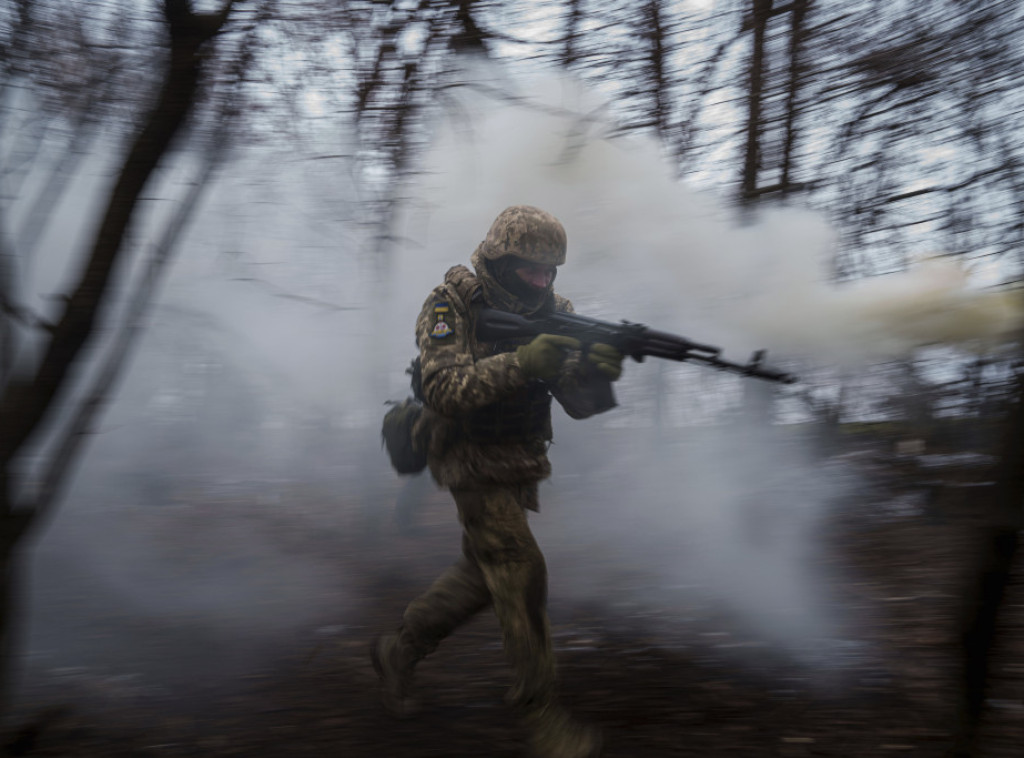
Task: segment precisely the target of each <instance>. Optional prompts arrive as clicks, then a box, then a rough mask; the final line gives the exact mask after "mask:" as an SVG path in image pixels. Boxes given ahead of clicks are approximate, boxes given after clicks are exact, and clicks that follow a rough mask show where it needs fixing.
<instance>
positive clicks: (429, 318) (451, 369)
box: [416, 287, 526, 416]
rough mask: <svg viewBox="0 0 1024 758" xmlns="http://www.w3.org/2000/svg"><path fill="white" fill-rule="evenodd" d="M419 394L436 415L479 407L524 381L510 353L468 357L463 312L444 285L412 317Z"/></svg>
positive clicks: (466, 323) (468, 351) (521, 384)
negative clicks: (419, 369)
mask: <svg viewBox="0 0 1024 758" xmlns="http://www.w3.org/2000/svg"><path fill="white" fill-rule="evenodd" d="M416 342H417V344H418V345H419V348H420V362H421V364H422V367H423V397H424V399H425V400H426V404H427V406H428V407H430V408H431V409H433V410H434V411H436V412H437V413H440V414H441V415H442V416H457V415H460V414H462V413H467V412H469V411H472V410H475V409H477V408H482V407H483V406H485V405H488V404H489V403H492V402H494V401H495V400H500V399H501V398H502V397H505V396H507V395H510V394H512V393H513V392H515V391H516V390H518V389H520V388H521V387H523V386H524V385H525V384H526V378H525V377H524V376H523V372H522V370H521V369H520V367H519V362H518V360H517V359H516V354H515V352H512V353H501V354H499V355H493V356H490V357H487V358H482V359H480V360H478V361H474V360H473V354H472V351H471V350H470V335H469V333H468V322H467V319H466V315H465V313H463V312H462V311H461V310H460V308H459V307H457V303H456V301H454V300H452V299H451V298H450V297H449V296H448V293H447V290H446V289H445V288H444V287H439V288H438V289H436V290H434V291H433V292H432V293H431V295H430V297H429V298H427V301H426V303H424V304H423V310H422V311H421V312H420V316H419V318H418V319H417V321H416Z"/></svg>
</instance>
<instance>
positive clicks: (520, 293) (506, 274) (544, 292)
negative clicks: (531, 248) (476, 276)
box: [484, 255, 558, 309]
mask: <svg viewBox="0 0 1024 758" xmlns="http://www.w3.org/2000/svg"><path fill="white" fill-rule="evenodd" d="M484 265H486V266H487V270H488V272H490V274H491V276H493V277H494V279H495V281H497V282H498V284H500V285H501V286H502V288H503V289H505V290H506V291H507V292H508V293H509V294H511V295H513V296H514V297H516V298H518V299H519V300H521V301H522V302H523V304H524V305H526V306H527V307H528V308H530V309H534V308H539V307H540V306H541V305H542V304H544V302H545V301H546V300H547V299H548V298H550V297H551V291H552V289H553V288H554V284H555V277H556V276H558V269H557V268H556V269H555V276H553V277H552V278H551V284H550V285H548V286H547V287H545V288H544V289H538V288H537V287H534V286H533V285H532V284H529V283H527V282H524V281H523V280H522V279H521V278H520V277H519V275H518V274H517V273H516V269H517V268H523V267H524V266H531V265H533V264H531V263H530V261H528V260H525V259H523V258H519V257H517V256H515V255H503V256H501V257H500V258H498V259H496V260H490V259H485V260H484Z"/></svg>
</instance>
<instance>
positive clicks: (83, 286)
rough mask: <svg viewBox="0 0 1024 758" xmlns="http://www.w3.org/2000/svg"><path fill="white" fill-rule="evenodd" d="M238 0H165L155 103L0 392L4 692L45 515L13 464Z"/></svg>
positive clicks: (72, 361) (66, 376)
mask: <svg viewBox="0 0 1024 758" xmlns="http://www.w3.org/2000/svg"><path fill="white" fill-rule="evenodd" d="M233 3H234V0H228V2H227V4H226V5H225V7H224V10H223V11H222V12H221V13H220V14H217V15H196V14H194V13H192V9H191V4H190V2H189V0H164V15H165V18H166V21H167V25H168V29H169V31H170V55H169V58H168V69H167V71H166V73H165V78H164V83H163V86H162V88H161V91H160V95H159V97H158V99H157V102H156V105H155V106H154V108H153V110H152V111H151V112H150V114H149V116H148V118H147V119H146V120H145V121H144V123H143V125H142V127H141V129H140V131H139V133H138V136H137V137H136V139H135V140H134V142H133V144H132V146H131V148H130V150H129V151H128V154H127V156H126V158H125V162H124V164H123V165H122V168H121V171H120V174H119V175H118V178H117V181H116V182H115V185H114V188H113V190H112V191H111V194H110V198H109V200H108V202H107V206H106V212H105V213H104V215H103V219H102V222H101V223H100V226H99V232H98V234H97V237H96V239H95V241H94V242H93V246H92V249H91V251H90V253H89V254H88V256H87V259H86V263H85V266H84V268H83V271H82V274H81V276H80V278H79V280H78V284H77V286H76V288H75V290H74V292H73V293H72V294H71V296H70V297H69V298H68V300H67V305H66V307H65V311H64V314H63V316H62V317H61V319H60V320H59V321H58V322H57V324H55V325H54V327H53V328H52V331H51V335H50V340H49V343H48V345H47V346H46V348H45V349H44V352H43V357H42V359H41V361H40V363H39V365H38V367H37V369H36V371H35V374H34V376H32V377H31V378H29V379H21V380H16V381H11V382H10V383H8V384H7V385H6V387H4V388H3V394H2V395H0V693H5V692H6V689H7V687H8V684H9V673H10V670H9V667H10V662H11V656H10V652H11V635H12V633H13V629H14V624H13V616H14V615H15V613H16V611H17V608H16V607H15V605H14V592H15V585H14V579H13V577H14V571H15V560H16V559H17V550H18V547H19V543H20V542H21V540H22V537H23V536H24V535H25V533H26V531H27V529H28V527H29V525H30V524H31V523H32V521H33V519H34V518H35V517H36V516H37V514H38V513H39V510H38V508H37V505H38V504H37V503H35V502H33V501H32V500H31V499H29V500H28V501H27V502H24V501H22V502H19V497H20V492H19V489H20V488H21V487H20V485H21V483H20V482H17V483H16V482H15V481H13V478H12V477H11V471H12V463H13V462H14V461H15V460H16V459H17V457H18V456H19V455H20V453H21V451H22V449H23V447H24V445H25V443H26V442H28V441H29V440H30V439H31V438H32V437H33V436H34V435H35V434H37V433H38V432H39V430H40V428H41V426H42V425H43V424H44V423H45V422H46V421H47V419H48V417H49V415H50V413H51V411H52V408H53V406H54V404H55V401H56V400H57V399H58V397H59V394H60V392H61V391H62V390H63V389H64V388H65V386H66V385H67V383H68V381H69V380H70V379H71V377H72V376H73V375H74V372H75V371H76V369H77V367H78V365H79V364H78V358H79V356H80V353H81V352H82V349H83V348H84V347H85V345H86V343H87V341H88V339H89V337H90V336H91V335H92V332H93V330H94V326H95V323H96V320H97V318H98V316H99V312H100V309H101V308H102V306H103V304H104V300H105V298H106V296H107V292H108V285H109V283H110V280H111V277H112V275H113V273H114V269H115V267H116V266H117V264H118V263H119V262H120V260H121V258H122V257H123V255H124V249H123V248H124V245H123V243H124V239H125V235H126V234H127V231H128V228H129V226H130V224H131V222H132V219H133V216H134V212H135V208H136V206H137V204H138V201H139V198H140V196H141V193H142V190H143V189H144V187H145V186H146V184H147V182H148V180H149V177H150V176H151V174H152V173H153V171H154V170H155V169H156V167H157V165H158V164H159V162H160V160H161V159H162V158H163V156H164V154H165V153H166V152H167V150H168V148H169V147H170V146H171V144H172V142H173V140H174V137H175V135H176V134H177V133H178V131H179V129H180V128H181V126H182V125H183V124H184V123H185V121H186V119H187V118H188V115H189V113H190V111H191V110H192V106H193V104H194V102H195V99H196V93H197V90H198V87H199V82H200V79H201V76H202V63H203V58H204V52H203V48H204V47H205V46H206V45H207V43H208V42H209V41H210V40H211V39H213V37H214V36H215V35H216V34H217V32H218V31H219V29H220V27H221V26H222V25H223V23H224V21H226V19H227V17H228V14H229V13H230V11H231V8H232V5H233ZM3 705H5V704H4V703H3V702H2V701H0V707H2V706H3ZM5 714H6V709H4V710H0V721H2V719H3V718H4V716H5Z"/></svg>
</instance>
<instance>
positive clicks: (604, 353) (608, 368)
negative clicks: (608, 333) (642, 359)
mask: <svg viewBox="0 0 1024 758" xmlns="http://www.w3.org/2000/svg"><path fill="white" fill-rule="evenodd" d="M624 357H625V356H623V355H622V353H620V352H619V351H618V350H616V349H615V348H614V347H612V346H611V345H605V344H604V343H603V342H595V343H594V344H593V345H591V346H590V349H589V350H588V351H587V360H588V361H590V365H591V366H593V367H594V368H595V369H597V370H598V371H600V372H601V373H602V374H604V376H605V377H606V378H607V379H608V381H610V382H614V381H617V380H618V378H619V377H620V376H622V359H623V358H624Z"/></svg>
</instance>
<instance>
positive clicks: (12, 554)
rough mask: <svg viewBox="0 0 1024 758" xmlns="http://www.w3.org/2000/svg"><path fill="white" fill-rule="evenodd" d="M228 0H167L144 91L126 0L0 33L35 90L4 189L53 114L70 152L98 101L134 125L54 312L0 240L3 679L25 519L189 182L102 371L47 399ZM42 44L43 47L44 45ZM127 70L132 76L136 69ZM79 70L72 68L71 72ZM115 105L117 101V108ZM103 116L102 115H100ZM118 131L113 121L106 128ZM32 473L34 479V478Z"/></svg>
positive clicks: (59, 386) (86, 326) (60, 462)
mask: <svg viewBox="0 0 1024 758" xmlns="http://www.w3.org/2000/svg"><path fill="white" fill-rule="evenodd" d="M234 5H235V1H234V0H227V2H225V4H224V5H223V7H222V9H221V10H220V11H218V12H217V13H213V14H198V13H195V12H193V10H192V7H191V4H190V2H188V0H164V2H163V3H162V16H163V27H164V29H165V30H166V34H167V40H168V42H167V44H166V47H165V48H164V49H163V50H162V51H161V55H160V58H161V60H160V62H159V65H158V68H157V69H156V70H157V71H158V72H159V79H160V84H159V90H158V92H157V93H156V95H155V97H154V98H153V100H152V102H148V103H147V102H144V101H141V100H136V99H135V98H133V97H131V96H130V95H129V93H132V92H134V91H135V90H133V88H131V87H128V86H127V82H126V81H124V80H121V81H120V82H118V81H117V78H118V76H121V75H125V76H126V75H127V72H126V71H125V63H126V56H127V55H129V54H138V52H139V50H140V49H144V47H145V45H140V46H139V47H138V48H135V49H132V48H129V47H122V40H123V39H124V38H123V36H121V35H122V34H123V32H124V30H125V28H126V27H127V26H129V24H128V22H127V17H128V16H129V15H130V13H131V9H130V7H129V4H124V3H115V4H113V5H112V6H110V7H108V8H104V9H102V10H106V11H108V12H109V13H110V14H111V16H110V18H109V19H104V18H102V16H103V14H102V13H98V14H92V15H88V16H87V15H85V14H81V13H78V14H76V13H73V12H71V11H70V10H69V9H67V8H64V7H62V6H61V5H60V4H57V5H52V4H49V3H45V2H40V3H34V2H31V1H30V0H22V2H20V3H19V5H18V8H17V17H16V20H15V21H14V23H13V24H12V25H11V27H10V32H9V34H8V36H7V38H6V40H5V51H4V52H5V55H4V62H5V65H6V67H7V74H8V77H7V78H6V79H5V87H4V90H5V91H4V93H3V94H4V95H5V97H6V98H10V97H12V96H13V94H14V93H15V92H16V91H17V90H18V88H19V87H24V88H25V90H26V92H27V93H28V94H30V95H31V94H35V95H38V94H42V95H44V98H43V100H42V104H41V107H40V108H39V111H38V113H32V115H31V118H38V119H39V121H38V122H37V123H35V124H29V125H28V126H26V127H24V128H21V129H19V130H17V131H15V132H14V137H13V138H9V139H8V140H6V144H5V147H6V148H7V151H6V154H5V155H6V157H7V160H6V161H5V163H4V166H3V169H4V179H5V190H6V191H7V192H11V191H12V186H13V191H15V192H16V191H17V188H18V186H19V184H20V182H21V181H23V180H24V178H25V176H26V175H27V172H28V170H29V166H28V165H27V164H28V163H30V162H31V161H32V160H34V159H35V157H36V156H37V154H38V153H39V152H40V151H42V150H44V149H46V148H47V146H46V145H44V143H45V141H46V139H47V132H48V131H49V130H50V129H51V128H54V129H55V128H57V127H58V126H59V125H60V124H67V126H68V128H69V130H70V131H69V135H68V136H67V137H66V138H65V139H64V141H63V144H62V148H63V149H64V150H65V151H66V152H65V156H66V155H68V154H71V155H72V156H74V154H75V153H77V152H78V151H79V150H80V149H81V146H80V144H78V141H79V140H80V139H81V134H82V132H83V131H86V132H87V131H89V130H90V127H91V125H90V122H91V121H93V120H98V119H100V118H101V114H104V115H108V114H111V117H112V118H114V119H115V120H116V121H118V122H119V123H118V126H127V125H128V124H130V123H132V122H135V124H137V125H136V126H134V128H133V129H132V131H133V132H134V135H133V136H132V138H131V139H130V140H129V146H128V149H127V151H126V153H125V155H124V158H123V160H122V162H121V164H120V169H119V171H118V173H117V176H116V178H115V180H114V182H113V186H112V187H111V188H110V190H109V195H108V196H107V198H106V202H105V205H104V207H103V209H102V211H101V218H100V220H99V222H98V224H97V230H96V233H95V237H94V238H93V241H92V243H91V244H90V245H89V246H88V249H87V250H86V251H85V252H84V253H83V254H82V255H81V258H80V260H78V261H76V263H77V264H78V266H79V269H80V271H79V274H78V277H77V280H76V281H75V282H74V284H73V285H72V289H71V291H70V292H69V294H68V295H66V296H65V297H63V298H62V299H61V303H62V304H61V307H60V308H58V309H57V311H58V312H57V313H55V314H54V316H53V317H52V318H51V317H50V316H49V315H48V314H42V315H35V314H34V313H33V312H32V310H31V308H30V307H29V306H27V305H25V304H24V301H23V300H22V299H21V298H20V297H19V292H18V288H17V286H16V284H17V277H16V273H15V271H14V266H13V265H10V264H11V263H12V262H13V261H14V260H15V255H16V248H14V247H8V248H7V249H5V250H4V251H3V252H4V255H5V259H6V261H7V262H8V264H9V265H7V266H6V267H5V272H6V273H8V274H9V275H10V276H8V278H6V279H5V281H4V287H3V290H2V294H3V319H4V321H5V324H6V328H5V330H4V337H5V354H6V355H8V356H9V358H8V360H7V361H6V362H5V365H6V367H7V370H6V371H5V372H4V375H3V377H2V378H3V383H2V384H0V390H2V393H0V686H6V684H7V680H8V674H9V670H8V666H9V663H10V656H11V651H12V632H13V618H14V616H15V614H16V612H17V607H16V605H15V602H16V592H17V588H18V584H17V567H18V564H19V554H20V548H22V547H23V545H24V541H25V537H26V535H27V534H28V533H29V530H30V529H32V528H33V527H35V526H38V524H39V523H40V522H41V521H42V519H43V518H44V517H45V516H46V515H47V513H48V512H49V510H50V509H51V507H52V506H53V505H54V503H55V500H56V494H57V491H58V490H59V487H60V485H61V484H62V483H63V482H64V481H65V480H66V477H67V475H68V473H69V471H70V468H71V464H72V462H73V460H74V458H75V456H76V454H77V452H78V451H79V450H80V447H81V441H82V439H83V437H84V435H85V434H86V433H87V432H88V431H89V422H90V420H91V418H92V416H93V415H94V413H95V410H96V408H97V407H99V406H100V405H101V404H102V402H103V401H104V399H105V397H106V394H107V392H108V391H109V389H110V385H111V384H112V383H113V380H114V379H115V378H116V375H117V373H118V371H119V369H120V367H121V366H122V365H123V362H124V357H125V354H126V352H127V348H128V347H129V346H130V343H131V334H132V330H133V329H134V328H135V327H136V325H137V324H136V321H137V319H138V316H139V312H140V309H141V308H142V307H144V305H145V303H146V301H147V299H148V298H147V296H148V294H150V293H151V292H152V289H153V287H154V284H155V281H154V277H155V275H156V274H157V273H159V268H160V265H161V259H163V260H165V259H166V257H167V255H168V253H169V246H170V243H171V242H172V239H171V238H172V237H173V236H174V234H175V233H176V229H175V226H174V225H175V224H177V228H178V229H180V226H181V225H182V224H183V223H184V218H183V216H182V215H181V214H182V213H184V214H186V215H187V213H188V211H189V210H190V208H191V206H192V205H194V203H195V200H196V195H195V193H194V192H192V193H189V194H188V195H187V196H186V197H185V198H184V201H183V205H182V209H181V212H180V213H179V215H178V216H177V217H176V218H175V219H173V220H172V225H171V227H169V232H168V233H167V234H165V238H164V240H162V244H161V245H160V246H159V247H160V249H158V250H157V253H156V255H155V256H154V259H153V262H151V264H150V265H149V266H148V268H147V270H146V271H145V272H144V274H143V276H142V277H141V279H140V280H139V281H138V282H136V283H135V284H134V285H133V286H134V290H130V292H131V294H130V295H129V312H128V315H127V320H126V321H125V323H124V324H123V326H122V331H121V334H120V337H119V338H118V339H117V340H116V341H115V344H114V345H113V348H112V350H113V352H112V354H111V356H110V357H109V358H108V360H107V362H106V364H105V366H104V367H103V371H102V372H101V376H100V379H99V380H98V382H97V383H96V384H95V385H94V386H93V388H92V389H91V390H90V391H88V392H87V393H86V394H85V396H84V397H82V398H80V399H79V400H78V401H76V402H77V403H79V405H78V406H77V408H75V409H73V410H72V411H71V413H70V414H68V418H69V420H65V419H59V418H58V416H63V415H64V414H58V413H57V407H58V405H59V404H60V403H62V402H63V401H64V400H66V399H67V396H68V393H69V391H70V389H71V387H72V386H73V385H74V384H75V383H76V382H77V381H79V380H80V378H81V373H82V370H81V367H82V365H83V364H82V361H81V358H82V357H83V356H84V355H85V353H86V351H87V348H88V346H89V343H90V341H94V339H95V338H94V334H95V332H96V330H97V326H98V324H99V323H100V322H101V319H102V317H103V316H104V312H105V311H106V310H108V309H109V307H110V305H111V301H112V300H113V299H114V295H113V294H112V292H113V291H114V290H113V282H114V280H115V279H116V277H117V276H118V275H119V269H123V268H124V267H125V262H124V259H125V258H127V257H128V256H129V255H130V252H131V245H130V243H129V241H128V236H127V235H128V233H129V231H130V229H131V228H132V227H133V223H134V224H137V223H138V222H137V218H136V217H137V209H138V206H139V202H140V200H141V198H142V192H143V190H144V189H146V188H147V187H149V186H150V185H151V184H152V181H151V180H152V176H153V173H154V172H155V171H156V170H157V168H158V167H159V166H160V164H161V162H162V161H163V159H164V158H165V156H166V154H167V153H168V152H169V151H170V150H171V149H173V146H174V144H175V141H176V139H177V138H178V137H179V133H180V132H181V131H182V130H183V129H184V128H185V125H186V123H187V122H188V120H189V117H190V115H191V113H192V111H193V109H194V106H195V104H196V101H197V99H198V98H199V95H200V91H201V88H202V87H203V85H204V83H205V82H204V76H205V73H206V67H205V64H206V63H207V62H208V59H209V57H210V47H211V45H212V41H213V40H214V38H215V37H216V36H217V35H218V34H220V33H221V32H222V31H224V29H225V25H226V23H227V21H228V19H229V17H230V15H231V12H232V9H233V6H234ZM105 21H109V25H108V26H104V22H105ZM104 32H109V33H111V35H112V36H110V37H107V38H105V39H104V41H103V42H97V41H94V40H92V37H93V36H94V35H97V34H98V35H100V36H102V35H103V33H104ZM39 45H43V46H44V49H45V50H47V51H48V53H47V54H45V55H42V54H41V53H40V48H39V47H38V46H39ZM142 70H143V71H146V70H147V68H146V67H142ZM132 75H133V76H135V77H136V81H138V77H137V75H136V74H134V73H133V74H132ZM79 77H80V78H81V81H76V79H78V78H79ZM147 79H148V77H146V78H144V79H143V81H147ZM104 87H109V89H104ZM4 106H5V108H4V110H3V117H4V118H5V119H11V118H14V117H15V115H14V114H15V112H16V109H15V108H12V107H11V106H10V103H9V102H5V103H4ZM108 109H109V110H108ZM119 109H123V110H122V111H121V112H120V113H118V110H119ZM105 125H106V126H107V127H111V124H110V123H109V121H108V122H106V124H105ZM117 131H118V130H117V129H116V128H113V129H112V132H113V133H115V134H116V133H117ZM50 170H51V176H56V177H58V179H59V178H60V177H63V176H64V174H65V173H66V172H67V170H68V167H67V161H66V160H65V159H64V158H63V157H62V158H59V159H57V160H56V161H55V162H54V163H53V164H52V168H51V169H50ZM59 184H60V182H59V181H58V182H57V183H56V184H55V183H54V180H52V179H47V180H46V181H44V183H43V189H42V190H41V192H40V195H39V198H38V200H37V201H36V202H39V203H51V204H52V203H53V202H55V198H54V193H56V192H57V190H56V189H54V187H55V186H58V185H59ZM0 207H2V208H3V209H4V211H5V212H2V213H0V220H3V221H4V222H5V223H7V222H8V219H9V218H10V215H9V214H8V213H7V212H6V210H7V208H8V207H9V196H7V195H6V194H5V202H4V203H2V204H0ZM37 212H38V210H37V209H36V208H33V209H32V210H31V211H30V212H29V214H28V216H27V218H28V221H27V222H26V224H27V226H26V228H27V229H28V233H27V234H23V235H18V236H16V237H14V240H16V241H17V242H23V243H27V244H28V247H29V248H30V247H31V245H32V244H34V243H35V240H36V236H37V234H38V231H37V227H38V226H39V224H40V222H38V221H36V220H35V216H34V214H35V213H37ZM0 233H2V236H3V238H4V239H5V240H6V241H7V245H12V242H11V240H12V235H10V233H9V232H8V231H7V229H6V228H3V229H2V230H0ZM19 329H21V330H27V331H28V332H29V334H28V335H27V336H26V339H25V342H27V343H30V347H26V346H21V345H16V344H12V343H13V342H14V340H15V337H16V332H17V331H18V330H19ZM16 348H18V349H16ZM54 428H56V429H57V431H56V432H54V431H53V430H54ZM47 434H53V435H54V436H55V437H56V442H54V443H53V444H52V449H50V450H49V453H48V454H49V456H50V457H49V459H48V460H46V461H44V462H43V463H42V464H41V465H40V466H39V467H38V468H37V467H34V466H30V465H29V464H28V461H27V460H26V453H27V451H28V450H29V449H30V448H33V446H35V449H36V450H37V451H38V446H39V445H40V444H41V438H42V437H44V436H46V435H47ZM40 474H41V481H32V478H33V477H35V476H38V475H40Z"/></svg>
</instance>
